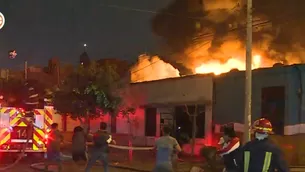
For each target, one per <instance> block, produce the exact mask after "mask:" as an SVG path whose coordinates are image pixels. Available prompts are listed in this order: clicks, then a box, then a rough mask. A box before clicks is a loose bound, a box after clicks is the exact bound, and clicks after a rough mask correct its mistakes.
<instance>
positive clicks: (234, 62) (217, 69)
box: [195, 55, 262, 75]
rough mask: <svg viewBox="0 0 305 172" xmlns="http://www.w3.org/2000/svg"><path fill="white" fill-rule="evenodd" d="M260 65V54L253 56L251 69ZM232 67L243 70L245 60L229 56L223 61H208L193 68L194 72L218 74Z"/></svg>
mask: <svg viewBox="0 0 305 172" xmlns="http://www.w3.org/2000/svg"><path fill="white" fill-rule="evenodd" d="M260 67H262V57H261V56H260V55H255V56H253V60H252V69H257V68H260ZM232 69H238V70H245V69H246V64H245V61H243V60H240V58H230V59H228V60H227V61H226V62H225V63H221V62H220V61H217V60H212V61H208V62H206V63H203V64H201V65H200V66H199V67H196V68H195V73H214V74H215V75H219V74H221V73H226V72H229V71H230V70H232Z"/></svg>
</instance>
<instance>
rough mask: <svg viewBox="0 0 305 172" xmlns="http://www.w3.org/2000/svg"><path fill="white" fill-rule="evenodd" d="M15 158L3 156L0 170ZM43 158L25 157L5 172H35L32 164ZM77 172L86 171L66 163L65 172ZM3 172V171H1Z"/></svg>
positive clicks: (99, 171) (120, 171)
mask: <svg viewBox="0 0 305 172" xmlns="http://www.w3.org/2000/svg"><path fill="white" fill-rule="evenodd" d="M13 160H14V159H13V158H10V157H7V156H5V157H3V156H1V158H0V163H1V166H0V169H1V168H3V167H5V166H7V165H8V164H11V163H13ZM41 161H42V158H41V157H33V156H29V157H24V158H23V159H22V160H21V161H20V162H19V163H18V164H17V165H15V166H14V167H13V168H11V169H8V170H3V171H5V172H34V170H33V169H32V168H31V167H30V165H31V164H33V163H37V162H41ZM50 171H54V172H55V171H56V167H52V166H51V167H50ZM65 171H66V172H71V171H73V172H77V171H80V172H81V171H82V172H83V171H84V169H79V170H76V169H75V168H72V162H68V163H64V172H65ZM102 171H103V167H99V166H96V167H94V168H93V169H92V172H102ZM110 171H111V172H131V171H130V170H123V169H116V168H110ZM0 172H1V170H0Z"/></svg>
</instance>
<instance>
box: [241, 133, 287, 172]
mask: <svg viewBox="0 0 305 172" xmlns="http://www.w3.org/2000/svg"><path fill="white" fill-rule="evenodd" d="M239 167H241V168H240V171H243V172H274V171H275V170H277V171H279V172H289V168H288V165H287V163H286V161H285V160H284V158H283V155H282V153H281V151H280V149H279V148H278V147H277V146H276V145H274V144H273V143H272V142H270V141H269V140H268V139H264V140H257V139H255V140H253V141H250V142H248V143H247V144H246V145H245V146H244V147H242V150H241V159H240V161H239Z"/></svg>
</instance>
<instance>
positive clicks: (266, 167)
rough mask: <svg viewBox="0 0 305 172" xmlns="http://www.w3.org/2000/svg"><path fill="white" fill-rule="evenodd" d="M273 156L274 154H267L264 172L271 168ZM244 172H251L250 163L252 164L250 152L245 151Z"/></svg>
mask: <svg viewBox="0 0 305 172" xmlns="http://www.w3.org/2000/svg"><path fill="white" fill-rule="evenodd" d="M271 156H272V153H271V152H266V153H265V159H264V166H263V169H262V172H268V170H269V167H270V162H271ZM244 158H245V159H244V160H245V161H244V162H245V163H244V172H248V170H249V163H250V152H249V151H245V152H244Z"/></svg>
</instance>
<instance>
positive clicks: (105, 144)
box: [85, 122, 116, 172]
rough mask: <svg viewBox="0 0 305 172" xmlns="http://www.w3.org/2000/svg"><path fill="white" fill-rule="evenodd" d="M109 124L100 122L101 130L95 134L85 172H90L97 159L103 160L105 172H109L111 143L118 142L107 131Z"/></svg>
mask: <svg viewBox="0 0 305 172" xmlns="http://www.w3.org/2000/svg"><path fill="white" fill-rule="evenodd" d="M106 129H107V124H106V123H104V122H102V123H101V124H100V130H99V131H97V132H96V133H95V134H94V135H93V150H92V154H91V157H90V158H89V160H88V163H87V166H86V169H85V172H90V170H91V168H92V166H93V165H94V164H95V162H96V161H97V160H99V161H101V162H102V163H103V165H104V172H108V171H109V170H108V153H109V144H110V143H113V144H116V142H115V141H114V140H112V136H111V135H110V134H109V133H108V132H107V131H106Z"/></svg>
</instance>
